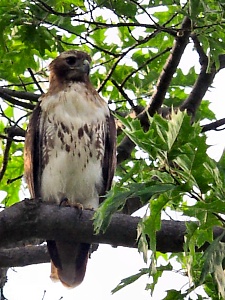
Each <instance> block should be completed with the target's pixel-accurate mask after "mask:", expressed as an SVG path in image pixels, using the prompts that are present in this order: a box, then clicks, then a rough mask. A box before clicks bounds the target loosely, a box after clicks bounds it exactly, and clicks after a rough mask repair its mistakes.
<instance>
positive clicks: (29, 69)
mask: <svg viewBox="0 0 225 300" xmlns="http://www.w3.org/2000/svg"><path fill="white" fill-rule="evenodd" d="M27 70H28V72H29V73H30V76H31V78H32V79H33V81H34V83H35V84H36V86H37V87H38V89H39V91H40V92H41V94H43V93H44V91H43V90H42V88H41V86H40V84H39V83H38V81H37V79H36V78H35V76H34V73H33V71H32V70H31V68H27Z"/></svg>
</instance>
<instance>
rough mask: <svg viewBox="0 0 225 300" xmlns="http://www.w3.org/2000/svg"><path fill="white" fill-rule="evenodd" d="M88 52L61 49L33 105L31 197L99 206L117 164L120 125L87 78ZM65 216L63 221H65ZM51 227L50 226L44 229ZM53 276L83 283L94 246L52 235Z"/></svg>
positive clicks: (28, 145) (28, 170)
mask: <svg viewBox="0 0 225 300" xmlns="http://www.w3.org/2000/svg"><path fill="white" fill-rule="evenodd" d="M90 62H91V58H90V56H89V55H88V54H87V53H85V52H82V51H75V50H70V51H66V52H62V53H61V54H60V55H59V56H58V57H57V58H56V59H54V60H53V61H52V62H51V63H50V65H49V69H50V77H49V82H50V85H49V90H48V92H47V93H46V94H44V95H42V96H41V97H40V101H39V103H38V105H37V106H36V108H35V109H34V111H33V113H32V115H31V118H30V122H29V125H28V130H27V134H26V140H25V151H24V152H25V154H24V167H25V180H26V182H27V185H28V188H29V191H30V194H31V197H32V198H39V197H40V198H41V199H42V200H43V201H46V202H53V203H56V204H59V205H60V203H62V202H63V201H64V200H65V199H66V201H67V203H69V205H70V206H82V207H83V208H84V209H88V208H89V209H96V208H97V207H98V206H99V201H100V200H99V197H100V196H104V195H105V194H106V192H107V191H108V190H109V189H110V187H111V184H112V179H113V175H114V170H115V165H116V159H115V157H116V154H115V153H116V128H115V122H114V118H113V116H112V115H111V113H110V111H109V108H108V106H107V104H106V102H105V101H104V100H103V99H102V98H101V97H100V95H99V94H98V93H97V91H96V90H95V89H94V87H93V86H92V84H91V82H90V79H89V71H90ZM66 221H67V220H66V218H65V222H66ZM46 230H47V229H46ZM47 246H48V250H49V254H50V257H51V263H52V274H51V277H52V278H53V279H57V280H60V281H61V282H62V283H63V284H64V285H65V286H68V287H75V286H77V285H79V284H80V283H81V282H82V280H83V278H84V275H85V271H86V264H87V260H88V254H89V249H90V245H89V244H87V243H75V242H72V241H71V242H64V241H57V240H56V241H53V240H48V241H47Z"/></svg>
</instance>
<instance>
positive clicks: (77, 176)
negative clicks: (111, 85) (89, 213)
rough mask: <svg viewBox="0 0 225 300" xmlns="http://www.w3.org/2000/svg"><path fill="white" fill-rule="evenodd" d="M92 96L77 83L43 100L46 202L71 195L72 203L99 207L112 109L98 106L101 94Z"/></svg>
mask: <svg viewBox="0 0 225 300" xmlns="http://www.w3.org/2000/svg"><path fill="white" fill-rule="evenodd" d="M81 87H83V89H82V88H81ZM88 96H89V95H88V91H87V90H86V89H85V86H84V85H81V84H79V85H78V84H73V85H71V86H70V88H69V89H68V90H67V91H66V92H65V91H62V92H59V93H57V94H55V95H51V96H48V97H45V96H44V97H43V99H42V102H41V108H42V111H43V114H42V115H43V117H42V120H41V122H42V124H43V127H42V131H43V133H44V134H43V135H42V136H43V139H45V141H44V142H43V143H42V144H43V148H42V166H43V174H42V180H41V194H42V197H43V199H44V200H45V201H55V199H56V200H57V202H58V203H59V202H60V201H61V200H62V199H63V198H68V199H69V201H70V202H71V204H74V203H76V202H79V203H82V204H83V206H84V207H85V208H86V207H88V208H97V207H98V204H99V200H98V198H99V194H100V193H101V189H102V184H103V179H102V160H103V157H104V147H105V145H104V140H105V131H106V128H105V121H106V118H107V117H108V115H109V111H108V108H107V105H106V104H105V103H104V106H103V105H102V103H101V106H100V105H99V106H98V105H96V103H95V102H96V101H101V100H102V99H101V98H100V97H99V96H98V94H97V96H98V97H96V98H95V99H93V96H92V95H90V97H88ZM84 97H85V99H86V98H87V99H90V101H89V103H87V101H83V98H84ZM94 101H95V102H94ZM47 111H48V114H47V113H45V112H47ZM50 160H51V161H50ZM53 167H54V168H53ZM68 174H69V175H70V176H69V177H68ZM65 178H66V180H65ZM86 202H88V204H86Z"/></svg>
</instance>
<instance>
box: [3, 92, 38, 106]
mask: <svg viewBox="0 0 225 300" xmlns="http://www.w3.org/2000/svg"><path fill="white" fill-rule="evenodd" d="M0 97H2V98H3V99H5V100H6V101H8V102H9V103H11V104H13V105H17V106H20V107H23V108H26V109H31V110H33V109H34V105H33V104H30V103H26V102H22V101H19V100H17V99H15V98H13V97H11V96H10V95H9V94H6V93H5V92H2V91H1V90H0Z"/></svg>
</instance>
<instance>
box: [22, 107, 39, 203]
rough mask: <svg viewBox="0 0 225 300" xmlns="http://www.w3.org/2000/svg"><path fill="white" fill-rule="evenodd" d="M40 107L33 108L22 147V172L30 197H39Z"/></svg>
mask: <svg viewBox="0 0 225 300" xmlns="http://www.w3.org/2000/svg"><path fill="white" fill-rule="evenodd" d="M40 116H41V107H40V103H39V104H38V105H37V106H36V107H35V109H34V111H33V113H32V115H31V118H30V121H29V126H28V129H27V133H26V140H25V146H24V172H25V179H26V182H27V185H28V188H29V191H30V193H31V197H33V198H37V197H40V177H41V162H40V155H41V153H40V151H41V150H40V149H41V146H40V137H39V125H40Z"/></svg>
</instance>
